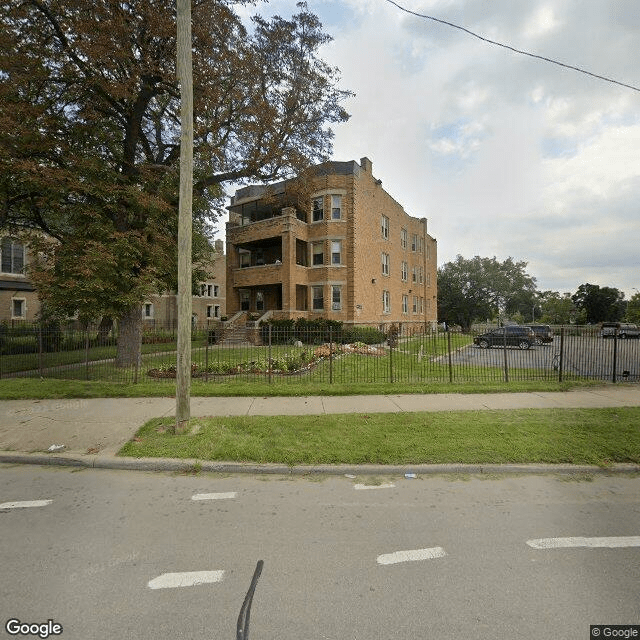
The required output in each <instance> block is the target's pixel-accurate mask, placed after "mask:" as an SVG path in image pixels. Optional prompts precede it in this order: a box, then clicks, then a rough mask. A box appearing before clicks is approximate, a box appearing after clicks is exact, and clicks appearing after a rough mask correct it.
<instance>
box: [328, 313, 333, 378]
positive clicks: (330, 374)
mask: <svg viewBox="0 0 640 640" xmlns="http://www.w3.org/2000/svg"><path fill="white" fill-rule="evenodd" d="M332 340H333V336H332V333H331V325H329V384H333V342H332Z"/></svg>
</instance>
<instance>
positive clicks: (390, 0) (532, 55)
mask: <svg viewBox="0 0 640 640" xmlns="http://www.w3.org/2000/svg"><path fill="white" fill-rule="evenodd" d="M386 1H387V2H388V3H389V4H392V5H394V6H395V7H397V8H398V9H400V10H401V11H404V12H405V13H409V14H411V15H413V16H417V17H418V18H424V19H425V20H432V21H433V22H438V23H440V24H443V25H446V26H448V27H453V28H454V29H458V30H459V31H464V32H465V33H467V34H469V35H470V36H473V37H474V38H477V39H478V40H482V41H483V42H486V43H488V44H493V45H495V46H496V47H502V48H503V49H507V50H509V51H512V52H513V53H519V54H520V55H523V56H528V57H530V58H536V59H537V60H542V61H543V62H550V63H551V64H555V65H558V66H559V67H564V68H565V69H570V70H572V71H577V72H579V73H584V74H585V75H588V76H591V77H592V78H597V79H598V80H604V81H605V82H611V83H612V84H617V85H619V86H621V87H625V88H627V89H632V90H633V91H640V87H636V86H634V85H632V84H627V83H625V82H620V81H619V80H615V79H613V78H609V77H607V76H602V75H599V74H597V73H592V72H591V71H587V70H586V69H583V68H581V67H576V66H574V65H571V64H566V63H565V62H560V61H559V60H554V59H553V58H547V57H546V56H541V55H538V54H536V53H531V52H529V51H523V50H522V49H516V48H515V47H512V46H510V45H508V44H503V43H502V42H497V41H495V40H491V39H489V38H485V37H484V36H481V35H480V34H478V33H475V32H473V31H471V30H470V29H466V28H465V27H461V26H460V25H457V24H454V23H453V22H448V21H447V20H442V19H441V18H435V17H434V16H428V15H425V14H423V13H418V12H417V11H411V10H410V9H407V8H406V7H403V6H401V5H399V4H398V3H397V2H394V0H386Z"/></svg>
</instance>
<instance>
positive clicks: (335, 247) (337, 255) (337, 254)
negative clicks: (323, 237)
mask: <svg viewBox="0 0 640 640" xmlns="http://www.w3.org/2000/svg"><path fill="white" fill-rule="evenodd" d="M331 264H342V241H340V240H332V241H331Z"/></svg>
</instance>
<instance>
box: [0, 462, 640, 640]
mask: <svg viewBox="0 0 640 640" xmlns="http://www.w3.org/2000/svg"><path fill="white" fill-rule="evenodd" d="M371 481H372V479H370V478H369V479H367V478H346V477H322V478H292V477H274V476H247V475H242V476H240V475H237V476H227V477H224V476H218V475H198V476H172V475H166V474H152V473H142V472H124V471H108V470H81V471H78V470H69V469H65V468H45V467H33V466H10V465H3V466H0V483H1V484H0V486H1V487H2V489H0V564H1V566H2V576H3V579H2V582H1V583H0V584H1V586H0V611H1V612H2V615H3V620H2V625H3V628H4V625H5V621H6V620H8V619H10V618H15V619H18V620H20V621H21V622H22V623H41V622H46V621H47V620H48V619H51V620H53V621H54V622H55V623H57V624H60V625H62V627H63V633H62V635H61V636H51V637H61V638H64V639H65V640H67V639H78V640H81V639H82V640H86V639H91V638H107V639H108V638H135V639H141V640H146V639H149V640H150V639H154V640H158V639H162V638H167V639H169V638H171V639H172V640H173V639H176V640H177V639H182V638H192V639H200V638H202V639H204V638H207V639H210V638H221V639H223V638H224V639H227V640H231V639H232V638H235V637H236V636H235V633H236V627H235V625H236V619H237V616H238V612H239V610H240V607H241V605H242V602H243V599H244V596H245V593H246V591H247V589H248V587H249V583H250V580H251V576H252V574H253V570H254V567H255V565H256V562H257V561H258V560H259V559H262V560H264V569H263V573H262V576H261V578H260V580H259V582H258V585H257V589H256V593H255V597H254V603H253V608H252V611H251V626H250V637H251V638H252V640H267V639H270V640H293V639H296V640H298V639H300V638H304V639H308V640H313V639H329V638H331V639H335V640H346V639H353V640H355V639H357V640H375V639H381V640H382V639H395V638H398V639H400V638H402V639H405V638H420V639H424V640H428V639H430V638H434V639H435V638H437V639H442V640H448V639H454V638H455V639H458V638H474V639H477V638H487V639H503V638H504V639H510V640H511V639H517V638H527V639H531V640H557V639H562V640H574V639H575V640H586V639H587V638H589V625H590V624H612V623H616V624H631V623H635V624H638V623H640V605H639V602H640V598H639V591H640V478H638V477H629V476H615V477H606V476H596V477H593V478H582V479H575V478H574V479H568V478H561V477H556V476H508V477H507V476H495V477H484V478H478V477H468V476H451V477H443V476H423V477H418V478H416V479H406V478H404V477H384V478H383V477H380V478H377V479H374V482H376V483H378V484H377V485H376V486H375V488H374V486H372V485H371V484H367V483H370V482H371ZM25 501H29V502H30V503H32V506H27V505H26V504H24V502H25ZM36 501H43V502H42V503H39V502H36ZM49 501H50V502H49ZM20 503H22V504H20ZM195 572H207V573H206V574H204V573H197V574H196V573H195ZM167 574H169V575H167ZM194 581H195V582H198V581H200V582H201V583H200V584H196V585H192V586H188V585H189V583H190V582H194ZM202 581H204V582H202ZM179 585H184V586H179ZM3 632H4V634H5V636H6V637H10V636H9V634H8V633H7V632H6V631H3ZM12 637H16V636H12ZM18 637H19V636H18ZM31 637H35V636H31Z"/></svg>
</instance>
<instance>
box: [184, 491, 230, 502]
mask: <svg viewBox="0 0 640 640" xmlns="http://www.w3.org/2000/svg"><path fill="white" fill-rule="evenodd" d="M236 495H238V494H237V493H236V492H235V491H228V492H227V493H196V494H195V495H194V496H191V499H192V500H230V499H231V498H235V497H236Z"/></svg>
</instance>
